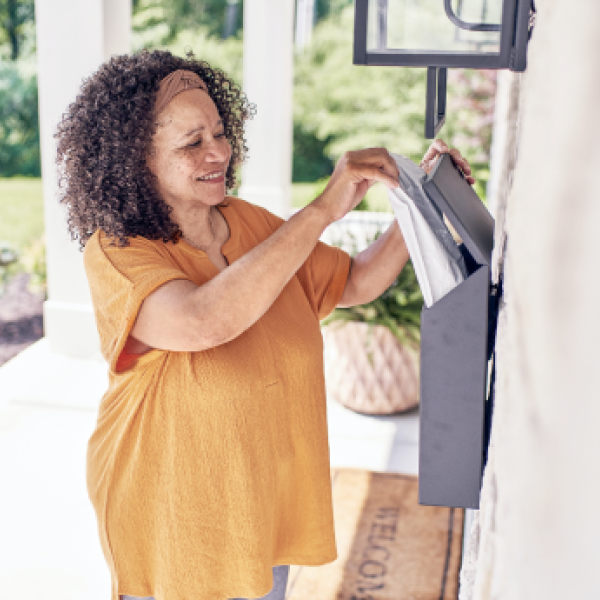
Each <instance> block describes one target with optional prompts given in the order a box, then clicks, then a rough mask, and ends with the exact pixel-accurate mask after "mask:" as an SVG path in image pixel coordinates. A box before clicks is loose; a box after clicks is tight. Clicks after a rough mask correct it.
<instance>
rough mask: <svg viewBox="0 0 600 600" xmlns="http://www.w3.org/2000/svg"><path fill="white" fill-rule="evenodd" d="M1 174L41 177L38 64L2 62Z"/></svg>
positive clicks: (0, 70) (0, 83) (0, 113)
mask: <svg viewBox="0 0 600 600" xmlns="http://www.w3.org/2000/svg"><path fill="white" fill-rule="evenodd" d="M0 175H2V176H10V175H35V176H39V175H40V133H39V120H38V93H37V76H36V73H35V65H34V64H32V61H28V62H26V63H19V62H4V63H2V62H0Z"/></svg>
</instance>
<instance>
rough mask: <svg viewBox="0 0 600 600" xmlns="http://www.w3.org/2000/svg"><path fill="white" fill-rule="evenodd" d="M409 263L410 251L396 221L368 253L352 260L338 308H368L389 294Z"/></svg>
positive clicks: (363, 252)
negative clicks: (391, 286) (383, 295)
mask: <svg viewBox="0 0 600 600" xmlns="http://www.w3.org/2000/svg"><path fill="white" fill-rule="evenodd" d="M407 261H408V249H407V247H406V244H405V243H404V238H403V237H402V233H400V227H398V223H396V222H395V221H394V222H393V223H392V224H391V225H390V227H389V228H388V229H387V230H386V232H385V233H384V234H383V235H381V236H379V237H378V238H377V240H376V241H375V242H373V243H372V244H371V245H370V246H369V247H368V248H367V249H366V250H363V251H362V252H361V253H359V254H357V255H356V256H355V257H354V258H353V259H352V265H351V267H350V276H349V277H348V281H347V282H346V287H345V288H344V293H343V294H342V297H341V299H340V301H339V303H338V307H340V308H346V307H348V306H356V305H357V304H366V303H367V302H371V301H372V300H375V298H378V297H379V296H381V294H383V292H385V290H387V289H388V288H389V287H390V285H392V283H394V280H395V279H396V277H398V274H399V273H400V271H402V269H403V268H404V265H405V264H406V262H407Z"/></svg>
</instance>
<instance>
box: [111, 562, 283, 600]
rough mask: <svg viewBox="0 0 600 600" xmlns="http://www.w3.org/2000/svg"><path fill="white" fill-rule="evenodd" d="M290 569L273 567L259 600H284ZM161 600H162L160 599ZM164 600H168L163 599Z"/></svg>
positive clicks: (150, 599)
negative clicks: (269, 582) (267, 588)
mask: <svg viewBox="0 0 600 600" xmlns="http://www.w3.org/2000/svg"><path fill="white" fill-rule="evenodd" d="M289 572H290V568H289V567H288V566H287V565H281V566H279V567H273V588H272V589H271V591H270V592H269V593H268V594H267V595H266V596H261V597H260V599H259V600H284V599H285V589H286V588H287V580H288V575H289ZM121 600H155V598H154V596H144V597H143V598H142V597H140V596H121ZM161 600H162V599H161ZM165 600H169V599H168V598H165ZM231 600H248V599H246V598H232V599H231Z"/></svg>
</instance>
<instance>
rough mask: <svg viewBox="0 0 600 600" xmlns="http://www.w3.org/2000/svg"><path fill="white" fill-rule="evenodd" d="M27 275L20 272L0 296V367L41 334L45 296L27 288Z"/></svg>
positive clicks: (42, 330) (42, 331)
mask: <svg viewBox="0 0 600 600" xmlns="http://www.w3.org/2000/svg"><path fill="white" fill-rule="evenodd" d="M28 281H29V275H27V274H26V273H19V274H18V275H15V276H14V277H13V278H12V279H11V281H10V282H9V283H8V285H7V287H6V290H5V292H4V293H3V294H2V295H1V296H0V366H1V365H3V364H4V363H5V362H7V361H8V360H10V359H11V358H12V357H13V356H16V355H17V354H18V353H19V352H21V351H22V350H25V348H27V346H30V345H31V344H33V342H36V341H37V340H39V339H40V338H41V337H42V336H43V335H44V325H43V319H42V305H43V303H44V296H43V294H41V293H33V292H30V291H29V290H28V289H27V284H28Z"/></svg>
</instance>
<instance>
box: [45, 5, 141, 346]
mask: <svg viewBox="0 0 600 600" xmlns="http://www.w3.org/2000/svg"><path fill="white" fill-rule="evenodd" d="M35 10H36V29H37V50H38V86H39V107H40V140H41V152H42V175H43V189H44V218H45V228H46V250H47V267H48V300H47V301H46V303H45V305H44V330H45V335H46V338H47V339H48V341H49V343H50V349H51V350H52V351H53V352H56V353H59V354H65V355H69V356H77V357H81V358H86V357H90V356H93V355H95V354H97V352H98V349H99V343H98V334H97V331H96V326H95V323H94V317H93V312H92V305H91V300H90V295H89V290H88V285H87V281H86V278H85V273H84V270H83V260H82V254H81V252H79V250H78V247H77V244H76V243H74V242H71V240H70V238H69V235H68V233H67V228H66V223H65V214H64V211H63V210H62V207H61V206H60V205H59V204H58V200H57V181H56V166H55V159H56V142H55V140H54V133H55V131H56V126H57V124H58V122H59V121H60V118H61V116H62V114H63V113H64V112H65V111H66V110H67V107H68V105H69V103H71V102H72V101H73V100H74V99H75V97H76V95H77V92H78V90H79V86H80V85H81V81H82V79H83V78H84V77H86V76H89V75H90V74H91V73H92V72H93V71H95V70H96V69H97V68H98V67H99V66H100V64H102V63H103V62H104V61H106V60H107V59H108V58H110V56H111V55H113V54H125V53H128V52H130V51H131V0H52V2H48V1H47V0H36V3H35Z"/></svg>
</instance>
